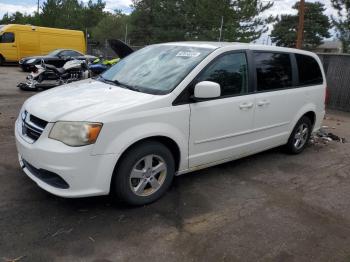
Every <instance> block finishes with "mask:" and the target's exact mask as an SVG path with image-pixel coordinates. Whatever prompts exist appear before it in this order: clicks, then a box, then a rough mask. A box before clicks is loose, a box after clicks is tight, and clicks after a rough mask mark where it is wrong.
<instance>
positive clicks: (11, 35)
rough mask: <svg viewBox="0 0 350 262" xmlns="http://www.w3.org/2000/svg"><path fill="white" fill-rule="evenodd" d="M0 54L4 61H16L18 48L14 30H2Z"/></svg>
mask: <svg viewBox="0 0 350 262" xmlns="http://www.w3.org/2000/svg"><path fill="white" fill-rule="evenodd" d="M0 45H1V48H0V49H1V52H2V55H3V56H4V57H5V60H6V61H18V49H17V44H16V34H15V32H4V33H3V34H2V35H1V37H0Z"/></svg>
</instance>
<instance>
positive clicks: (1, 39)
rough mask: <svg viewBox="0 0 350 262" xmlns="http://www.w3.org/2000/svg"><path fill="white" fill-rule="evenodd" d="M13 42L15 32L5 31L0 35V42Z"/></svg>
mask: <svg viewBox="0 0 350 262" xmlns="http://www.w3.org/2000/svg"><path fill="white" fill-rule="evenodd" d="M13 42H15V34H14V33H10V32H5V33H3V34H2V35H1V36H0V43H13Z"/></svg>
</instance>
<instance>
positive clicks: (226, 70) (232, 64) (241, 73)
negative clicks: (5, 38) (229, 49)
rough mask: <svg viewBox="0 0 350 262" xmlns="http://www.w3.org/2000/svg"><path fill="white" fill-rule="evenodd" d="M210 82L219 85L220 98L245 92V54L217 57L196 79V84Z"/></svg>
mask: <svg viewBox="0 0 350 262" xmlns="http://www.w3.org/2000/svg"><path fill="white" fill-rule="evenodd" d="M201 81H212V82H215V83H218V84H220V86H221V96H229V95H238V94H243V93H246V92H247V86H248V68H247V59H246V55H245V53H232V54H226V55H223V56H221V57H219V58H218V59H217V60H216V61H214V63H212V64H211V65H209V67H208V68H206V69H205V71H204V72H202V73H201V74H200V76H199V78H197V82H201Z"/></svg>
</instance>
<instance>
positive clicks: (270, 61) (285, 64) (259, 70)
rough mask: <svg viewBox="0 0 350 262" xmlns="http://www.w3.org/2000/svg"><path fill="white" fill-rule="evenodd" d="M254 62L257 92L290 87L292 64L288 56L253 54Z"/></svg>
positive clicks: (281, 54) (266, 53) (283, 54)
mask: <svg viewBox="0 0 350 262" xmlns="http://www.w3.org/2000/svg"><path fill="white" fill-rule="evenodd" d="M254 60H255V67H256V76H257V89H258V91H268V90H278V89H283V88H287V87H291V86H292V64H291V61H290V56H289V54H285V53H268V52H255V53H254Z"/></svg>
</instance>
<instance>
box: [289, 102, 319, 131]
mask: <svg viewBox="0 0 350 262" xmlns="http://www.w3.org/2000/svg"><path fill="white" fill-rule="evenodd" d="M307 112H313V113H315V115H316V118H317V114H316V112H317V110H316V105H315V104H313V103H307V104H306V105H304V106H303V107H302V108H300V109H299V111H298V113H297V114H296V115H295V117H294V118H293V119H292V121H291V122H290V124H289V135H288V137H289V136H290V134H291V133H292V132H293V129H294V127H295V125H296V124H297V122H298V121H299V119H300V118H301V117H302V116H303V115H305V114H306V113H307ZM315 122H316V119H315Z"/></svg>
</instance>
